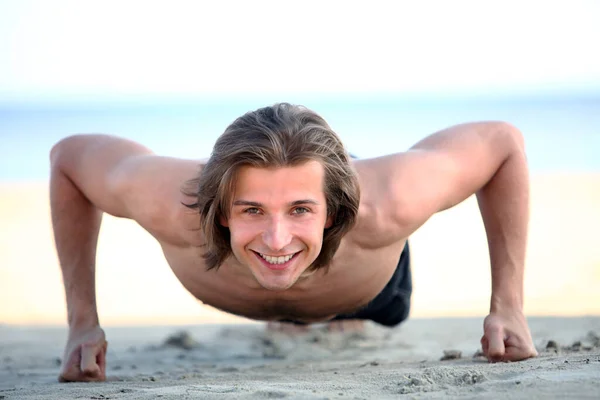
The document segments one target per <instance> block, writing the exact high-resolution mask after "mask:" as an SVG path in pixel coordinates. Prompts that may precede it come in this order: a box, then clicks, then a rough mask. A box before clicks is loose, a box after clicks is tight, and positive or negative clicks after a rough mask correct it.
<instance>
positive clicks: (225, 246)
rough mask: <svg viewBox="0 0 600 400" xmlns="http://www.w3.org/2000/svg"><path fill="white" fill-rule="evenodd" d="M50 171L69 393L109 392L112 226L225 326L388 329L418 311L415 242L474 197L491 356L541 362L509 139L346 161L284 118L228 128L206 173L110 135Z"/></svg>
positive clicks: (320, 131)
mask: <svg viewBox="0 0 600 400" xmlns="http://www.w3.org/2000/svg"><path fill="white" fill-rule="evenodd" d="M51 165H52V172H51V183H50V194H51V200H50V201H51V208H52V223H53V228H54V235H55V240H56V248H57V252H58V256H59V260H60V264H61V268H62V274H63V280H64V286H65V292H66V300H67V310H68V323H69V336H68V340H67V344H66V348H65V354H64V358H63V365H62V368H61V372H60V377H59V379H60V380H61V381H100V380H104V379H105V368H106V362H105V355H106V347H107V342H106V340H105V336H104V332H103V330H102V329H101V328H100V325H99V319H98V313H97V310H96V298H95V278H94V276H95V255H96V244H97V238H98V232H99V229H100V223H101V219H102V214H103V213H104V212H106V213H109V214H111V215H114V216H118V217H124V218H130V219H133V220H135V221H136V222H137V223H139V225H141V226H142V227H143V228H144V229H146V230H147V231H148V232H150V233H151V234H152V235H153V236H154V237H155V238H156V240H157V241H158V242H159V243H160V245H161V246H162V249H163V251H164V255H165V257H166V260H167V261H168V263H169V265H170V266H171V268H172V270H173V272H174V273H175V275H176V276H177V278H179V280H180V281H181V283H182V284H183V286H184V287H185V288H186V289H187V290H189V291H190V292H191V293H192V294H193V295H194V296H196V297H197V298H198V299H199V300H201V301H202V302H204V303H206V304H210V305H212V306H214V307H217V308H219V309H221V310H224V311H226V312H229V313H233V314H237V315H241V316H245V317H248V318H252V319H257V320H265V321H294V322H296V323H312V322H318V321H332V322H330V323H331V324H334V323H337V324H340V323H342V324H353V323H354V321H355V320H361V319H370V320H373V321H375V322H378V323H380V324H383V325H388V326H394V325H397V324H398V323H400V322H402V321H403V320H404V319H405V318H406V317H407V316H408V312H409V307H410V294H411V289H412V288H411V282H410V267H409V252H408V244H407V238H408V237H409V236H410V235H411V234H412V233H413V232H414V231H415V230H416V229H417V228H419V227H420V226H421V225H422V224H423V223H425V221H427V220H428V219H429V218H430V217H431V216H432V215H433V214H435V213H436V212H438V211H441V210H445V209H448V208H450V207H452V206H454V205H456V204H458V203H460V202H462V201H463V200H465V199H466V198H467V197H469V196H470V195H472V194H474V193H476V194H477V199H478V202H479V208H480V210H481V215H482V217H483V220H484V224H485V228H486V232H487V237H488V243H489V253H490V260H491V273H492V295H491V302H490V313H489V315H488V316H487V317H486V318H485V320H484V323H483V325H484V327H483V328H484V329H483V331H484V334H483V337H482V339H481V344H482V347H483V351H484V353H485V354H486V356H487V358H488V359H489V360H490V361H516V360H523V359H526V358H529V357H534V356H536V355H537V353H536V350H535V348H534V346H533V343H532V339H531V334H530V332H529V328H528V326H527V322H526V320H525V317H524V315H523V270H524V260H525V248H526V239H527V223H528V216H529V211H528V201H529V198H528V197H529V188H528V169H527V163H526V158H525V152H524V144H523V138H522V136H521V134H520V132H519V131H518V130H517V129H516V128H514V127H513V126H511V125H509V124H506V123H501V122H482V123H471V124H464V125H458V126H454V127H451V128H448V129H446V130H443V131H440V132H438V133H435V134H433V135H431V136H429V137H427V138H425V139H424V140H422V141H421V142H419V143H417V144H416V145H415V146H414V147H412V148H411V149H410V150H409V151H408V152H405V153H397V154H392V155H389V156H385V157H378V158H374V159H366V160H357V161H351V160H350V157H349V156H348V153H347V152H346V150H345V148H344V146H343V144H342V143H341V142H340V140H339V138H338V136H337V135H336V134H335V133H334V132H333V131H332V130H331V129H330V128H329V126H328V125H327V123H326V122H325V121H324V120H323V119H322V118H321V117H320V116H318V115H317V114H315V113H314V112H312V111H310V110H308V109H306V108H303V107H298V106H292V105H289V104H277V105H274V106H272V107H265V108H262V109H259V110H257V111H254V112H249V113H247V114H245V115H244V116H242V117H240V118H238V119H237V120H236V121H234V122H233V123H232V124H231V125H230V126H229V127H228V128H227V129H226V131H225V132H224V133H223V135H221V137H220V138H219V139H218V140H217V143H216V144H215V147H214V148H213V152H212V154H211V157H210V159H209V160H208V161H207V162H206V163H200V165H199V162H198V161H192V160H181V159H175V158H167V157H161V156H157V155H155V154H153V153H152V152H151V151H150V150H148V149H147V148H145V147H143V146H142V145H140V144H137V143H134V142H131V141H129V140H125V139H120V138H117V137H112V136H106V135H77V136H71V137H68V138H66V139H63V140H62V141H60V142H59V143H58V144H56V145H55V146H54V148H53V149H52V151H51ZM335 321H337V322H335Z"/></svg>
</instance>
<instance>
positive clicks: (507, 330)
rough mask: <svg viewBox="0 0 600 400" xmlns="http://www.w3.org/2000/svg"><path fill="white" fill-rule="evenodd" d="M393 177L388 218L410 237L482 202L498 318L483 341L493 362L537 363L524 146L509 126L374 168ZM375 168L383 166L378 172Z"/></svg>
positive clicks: (455, 131)
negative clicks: (526, 286)
mask: <svg viewBox="0 0 600 400" xmlns="http://www.w3.org/2000/svg"><path fill="white" fill-rule="evenodd" d="M373 162H374V164H378V168H374V169H373V170H380V171H381V168H384V170H385V171H391V173H390V174H389V180H388V181H387V182H386V183H385V187H387V191H388V193H391V196H390V198H389V200H388V201H387V204H386V205H385V206H384V209H385V210H386V211H384V213H385V214H387V215H391V216H392V218H391V220H393V221H394V225H395V226H396V227H398V228H397V229H398V230H399V231H398V232H396V234H397V235H398V236H402V237H407V236H408V235H409V234H411V233H412V232H414V231H415V230H416V229H417V228H418V227H419V226H421V225H422V224H423V223H424V222H425V221H427V219H429V218H430V217H431V215H433V214H435V213H436V212H438V211H442V210H445V209H447V208H450V207H452V206H454V205H456V204H458V203H460V202H462V201H463V200H465V199H466V198H468V197H469V196H470V195H472V194H476V195H477V199H478V203H479V208H480V211H481V215H482V218H483V221H484V225H485V228H486V233H487V237H488V244H489V253H490V261H491V269H492V297H491V305H490V316H488V318H487V319H486V322H485V334H484V338H483V339H482V345H483V348H484V351H485V352H486V354H487V355H488V358H489V359H490V360H504V359H506V360H517V359H523V358H528V357H532V356H535V355H536V353H535V349H534V347H533V344H532V341H531V336H530V333H529V329H528V327H527V324H526V322H525V318H524V316H523V271H524V264H525V249H526V245H527V225H528V218H529V178H528V168H527V161H526V156H525V150H524V141H523V138H522V135H521V133H520V132H519V131H518V130H517V129H516V128H515V127H513V126H511V125H509V124H506V123H501V122H485V123H472V124H464V125H458V126H454V127H451V128H449V129H446V130H443V131H441V132H438V133H435V134H433V135H431V136H429V137H427V138H425V139H424V140H422V141H421V142H419V143H417V144H416V145H415V146H414V147H413V148H411V149H410V151H408V152H407V153H404V154H399V155H392V156H388V157H382V158H381V159H379V160H375V161H373ZM374 166H375V165H374Z"/></svg>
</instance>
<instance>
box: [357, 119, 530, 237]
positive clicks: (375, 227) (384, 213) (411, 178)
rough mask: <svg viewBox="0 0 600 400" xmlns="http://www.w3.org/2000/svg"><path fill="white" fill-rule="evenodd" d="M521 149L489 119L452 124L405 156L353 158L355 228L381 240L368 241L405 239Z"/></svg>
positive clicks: (512, 134) (517, 139)
mask: <svg viewBox="0 0 600 400" xmlns="http://www.w3.org/2000/svg"><path fill="white" fill-rule="evenodd" d="M523 151H524V150H523V140H522V136H521V134H520V132H519V131H518V130H517V129H516V128H514V127H513V126H512V125H510V124H507V123H503V122H495V121H491V122H477V123H468V124H462V125H456V126H452V127H449V128H447V129H444V130H441V131H439V132H436V133H433V134H432V135H430V136H428V137H426V138H424V139H423V140H421V141H420V142H418V143H417V144H415V145H414V146H413V147H411V148H410V149H409V150H408V151H406V152H400V153H395V154H390V155H386V156H382V157H377V158H372V159H366V160H358V161H356V162H355V164H354V165H355V168H356V171H357V173H358V176H359V182H360V187H361V205H360V210H359V223H358V224H357V228H356V230H357V232H359V233H361V232H362V231H364V232H365V233H367V234H368V235H370V236H372V237H377V236H383V237H384V238H385V239H373V240H383V241H386V240H387V241H396V240H402V239H406V238H407V237H408V236H409V235H410V234H412V233H413V232H414V231H415V230H416V229H418V228H419V227H420V226H421V225H422V224H423V223H425V222H426V221H427V220H428V219H429V218H430V217H431V216H432V215H433V214H435V213H437V212H439V211H443V210H446V209H448V208H451V207H453V206H455V205H457V204H459V203H461V202H462V201H464V200H465V199H467V198H468V197H469V196H471V195H473V194H475V193H477V192H478V191H479V190H480V189H481V188H482V187H483V186H485V185H486V184H487V182H489V181H490V179H491V178H492V177H493V176H494V174H495V173H496V172H497V171H498V169H499V168H500V167H501V165H502V164H503V162H504V161H505V160H506V159H507V157H509V156H510V155H511V154H516V153H522V152H523ZM361 230H362V231H361ZM390 244H391V243H390Z"/></svg>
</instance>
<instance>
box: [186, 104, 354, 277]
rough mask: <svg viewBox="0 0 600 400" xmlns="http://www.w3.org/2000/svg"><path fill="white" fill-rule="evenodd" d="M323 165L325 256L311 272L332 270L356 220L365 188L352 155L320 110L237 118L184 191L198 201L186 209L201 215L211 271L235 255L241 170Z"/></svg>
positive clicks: (283, 109) (286, 107) (282, 109)
mask: <svg viewBox="0 0 600 400" xmlns="http://www.w3.org/2000/svg"><path fill="white" fill-rule="evenodd" d="M312 160H314V161H318V162H320V163H321V165H323V168H324V172H325V177H324V188H323V190H324V193H325V198H326V200H327V214H328V216H330V217H332V220H333V224H332V226H331V227H329V228H327V229H325V232H324V235H323V246H322V249H321V252H320V254H319V256H318V257H317V259H316V260H315V262H314V263H313V265H311V267H310V269H309V270H316V269H318V268H322V267H327V266H328V265H329V263H330V262H331V259H332V258H333V255H334V254H335V252H336V251H337V249H338V247H339V245H340V242H341V240H342V237H343V236H344V235H345V234H346V233H347V232H348V231H349V230H350V229H351V228H352V226H353V225H354V223H355V222H356V216H357V214H358V205H359V201H360V189H359V185H358V178H357V176H356V173H355V171H354V169H353V168H352V167H351V165H350V156H349V154H348V152H347V151H346V149H345V148H344V145H343V143H342V142H341V140H340V138H339V137H338V136H337V134H336V133H335V132H334V131H333V130H332V129H331V128H330V127H329V125H328V124H327V122H325V120H324V119H323V118H322V117H321V116H319V115H318V114H316V113H315V112H313V111H311V110H309V109H307V108H305V107H303V106H296V105H291V104H288V103H279V104H275V105H273V106H271V107H264V108H260V109H258V110H256V111H251V112H248V113H246V114H244V115H243V116H241V117H239V118H237V119H236V120H235V121H234V122H233V123H232V124H231V125H229V126H228V127H227V129H225V132H224V133H223V134H222V135H221V136H220V137H219V139H217V142H216V143H215V146H214V148H213V151H212V154H211V156H210V158H209V160H208V162H207V163H206V165H205V166H204V167H203V169H202V171H201V172H200V174H199V176H198V177H196V178H195V179H192V180H190V181H188V182H187V185H186V187H187V189H184V193H185V194H187V195H189V196H193V197H196V199H197V201H196V202H195V203H193V204H186V206H188V207H190V208H193V209H197V210H198V212H199V213H200V217H201V218H200V220H201V226H200V229H201V230H202V232H203V234H204V237H205V240H206V252H205V253H204V254H203V257H204V258H205V260H206V265H207V268H208V269H209V270H210V269H213V268H218V267H219V266H220V265H221V264H222V263H223V262H224V261H225V260H226V259H227V257H229V256H230V255H231V245H230V233H229V229H228V228H226V227H224V226H222V225H221V223H220V219H221V218H222V217H223V218H225V219H227V218H228V217H229V213H230V209H231V202H232V200H233V199H232V196H233V191H234V188H235V179H236V174H237V171H238V169H239V168H240V167H241V166H252V167H257V168H267V167H271V168H272V167H293V166H297V165H300V164H303V163H305V162H307V161H312Z"/></svg>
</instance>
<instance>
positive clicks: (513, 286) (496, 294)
mask: <svg viewBox="0 0 600 400" xmlns="http://www.w3.org/2000/svg"><path fill="white" fill-rule="evenodd" d="M502 147H504V148H502ZM502 147H501V148H500V149H498V150H499V151H503V152H504V153H505V154H506V156H505V158H504V160H503V161H502V163H501V164H500V166H499V168H498V170H497V171H496V172H495V174H494V175H493V176H492V178H491V179H490V180H489V182H487V183H486V184H485V185H484V186H483V187H482V188H481V189H480V190H479V191H478V192H477V201H478V204H479V209H480V211H481V216H482V218H483V223H484V226H485V230H486V234H487V240H488V247H489V254H490V263H491V273H492V296H491V301H490V314H489V315H488V316H487V317H486V319H485V321H484V335H483V337H482V338H481V345H482V347H483V351H484V353H485V355H486V356H487V358H488V359H489V360H490V361H517V360H523V359H527V358H530V357H535V356H537V352H536V350H535V347H534V345H533V341H532V338H531V333H530V331H529V327H528V326H527V321H526V320H525V316H524V314H523V296H524V295H523V275H524V269H525V255H526V247H527V230H528V222H529V175H528V168H527V160H526V156H525V149H524V143H523V139H522V136H521V135H520V133H518V131H516V130H515V133H513V134H512V138H511V139H508V140H504V141H503V143H502Z"/></svg>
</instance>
